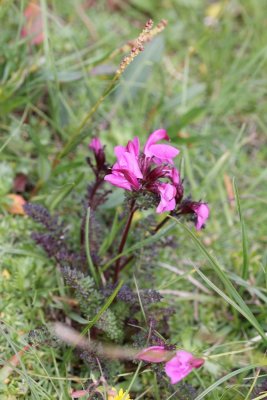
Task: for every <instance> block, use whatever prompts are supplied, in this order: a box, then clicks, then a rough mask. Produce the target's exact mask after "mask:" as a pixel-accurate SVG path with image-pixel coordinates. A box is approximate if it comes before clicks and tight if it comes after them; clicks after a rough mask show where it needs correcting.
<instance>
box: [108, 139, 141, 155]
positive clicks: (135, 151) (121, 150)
mask: <svg viewBox="0 0 267 400" xmlns="http://www.w3.org/2000/svg"><path fill="white" fill-rule="evenodd" d="M139 151H140V142H139V138H138V137H137V136H136V137H134V138H133V140H129V142H128V144H127V146H126V147H124V146H115V147H114V153H115V155H116V157H117V158H120V157H121V156H122V155H123V154H125V153H126V152H127V153H130V154H132V155H133V156H135V157H136V158H137V157H138V156H139Z"/></svg>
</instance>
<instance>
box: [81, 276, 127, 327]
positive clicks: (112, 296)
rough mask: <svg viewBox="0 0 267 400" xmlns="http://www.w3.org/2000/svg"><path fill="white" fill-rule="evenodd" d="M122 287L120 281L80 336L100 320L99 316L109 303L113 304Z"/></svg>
mask: <svg viewBox="0 0 267 400" xmlns="http://www.w3.org/2000/svg"><path fill="white" fill-rule="evenodd" d="M122 285H123V281H120V282H119V284H118V286H117V287H116V289H115V290H114V291H113V293H111V295H110V296H109V298H108V299H107V301H106V303H105V304H104V305H103V307H101V309H100V310H99V311H98V313H97V314H96V315H95V317H94V318H93V319H92V321H90V322H89V324H88V325H87V326H86V328H85V329H84V330H83V331H82V335H85V334H86V333H87V332H88V331H89V330H90V329H91V328H92V327H93V326H94V325H95V324H96V323H97V321H98V320H99V319H100V317H101V315H102V314H104V312H105V311H106V310H107V309H108V308H109V306H110V305H111V303H113V300H114V299H115V297H116V296H117V294H118V293H119V291H120V289H121V287H122Z"/></svg>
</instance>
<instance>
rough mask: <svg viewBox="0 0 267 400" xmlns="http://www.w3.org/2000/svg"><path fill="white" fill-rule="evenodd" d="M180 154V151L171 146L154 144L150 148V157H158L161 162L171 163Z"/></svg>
mask: <svg viewBox="0 0 267 400" xmlns="http://www.w3.org/2000/svg"><path fill="white" fill-rule="evenodd" d="M178 154H179V150H178V149H176V148H175V147H173V146H170V145H169V144H153V145H152V146H150V147H149V156H150V157H156V158H158V159H159V161H160V162H170V163H172V159H173V158H175V157H176V156H177V155H178Z"/></svg>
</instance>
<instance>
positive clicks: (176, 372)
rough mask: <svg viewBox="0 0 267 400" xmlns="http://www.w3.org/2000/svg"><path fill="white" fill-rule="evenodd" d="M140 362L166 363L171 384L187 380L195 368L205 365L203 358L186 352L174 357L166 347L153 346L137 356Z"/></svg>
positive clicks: (178, 353)
mask: <svg viewBox="0 0 267 400" xmlns="http://www.w3.org/2000/svg"><path fill="white" fill-rule="evenodd" d="M136 358H137V359H138V360H142V361H147V362H151V363H161V362H165V372H166V375H167V376H168V377H169V378H170V380H171V383H172V384H175V383H177V382H179V381H180V380H182V379H183V378H185V377H186V376H187V375H188V374H190V372H191V371H192V370H193V369H194V368H200V367H201V366H202V365H203V364H204V362H205V361H204V359H203V358H196V357H194V356H193V354H191V353H189V352H188V351H185V350H179V351H177V352H176V354H175V356H174V357H173V353H172V352H170V351H169V350H166V349H165V347H164V346H151V347H148V348H146V349H144V350H142V351H140V353H138V354H137V355H136Z"/></svg>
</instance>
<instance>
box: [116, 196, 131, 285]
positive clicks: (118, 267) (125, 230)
mask: <svg viewBox="0 0 267 400" xmlns="http://www.w3.org/2000/svg"><path fill="white" fill-rule="evenodd" d="M134 204H135V201H134V200H133V202H132V204H131V208H130V213H129V215H128V219H127V222H126V225H125V227H124V231H123V233H122V237H121V242H120V245H119V248H118V254H120V253H122V251H123V249H124V246H125V243H126V240H127V237H128V233H129V230H130V227H131V223H132V219H133V216H134V213H135V211H136V208H135V207H134ZM120 263H121V258H118V260H117V261H116V264H115V273H114V278H113V280H114V283H116V282H117V281H118V278H119V273H120Z"/></svg>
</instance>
